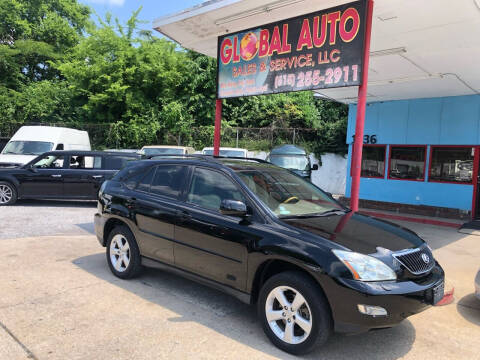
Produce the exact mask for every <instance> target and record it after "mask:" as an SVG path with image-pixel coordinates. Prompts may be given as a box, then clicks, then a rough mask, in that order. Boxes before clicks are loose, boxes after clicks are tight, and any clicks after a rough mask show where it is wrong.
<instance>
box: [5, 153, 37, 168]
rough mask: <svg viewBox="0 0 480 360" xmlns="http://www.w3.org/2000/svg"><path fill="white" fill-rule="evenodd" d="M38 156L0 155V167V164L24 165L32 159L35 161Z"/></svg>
mask: <svg viewBox="0 0 480 360" xmlns="http://www.w3.org/2000/svg"><path fill="white" fill-rule="evenodd" d="M37 156H38V155H13V154H11V155H9V154H1V155H0V166H1V164H18V165H24V164H26V163H28V162H30V161H32V160H33V159H35V158H36V157H37Z"/></svg>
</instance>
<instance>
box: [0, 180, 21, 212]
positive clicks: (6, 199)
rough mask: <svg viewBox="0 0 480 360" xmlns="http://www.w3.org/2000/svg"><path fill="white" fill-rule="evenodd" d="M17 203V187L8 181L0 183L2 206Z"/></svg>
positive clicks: (0, 203)
mask: <svg viewBox="0 0 480 360" xmlns="http://www.w3.org/2000/svg"><path fill="white" fill-rule="evenodd" d="M16 201H17V190H16V189H15V186H13V185H12V184H10V183H9V182H6V181H0V206H2V205H13V204H15V202H16Z"/></svg>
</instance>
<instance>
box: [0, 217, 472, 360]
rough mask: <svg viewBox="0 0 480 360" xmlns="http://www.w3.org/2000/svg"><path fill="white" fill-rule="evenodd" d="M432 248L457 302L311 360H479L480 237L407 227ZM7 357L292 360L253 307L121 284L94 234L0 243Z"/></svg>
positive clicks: (2, 345)
mask: <svg viewBox="0 0 480 360" xmlns="http://www.w3.org/2000/svg"><path fill="white" fill-rule="evenodd" d="M402 225H405V226H407V227H409V228H411V229H413V230H415V231H417V232H418V233H419V234H420V235H421V236H422V237H424V238H425V239H426V240H427V242H429V244H430V245H431V246H432V248H433V249H434V254H435V256H436V258H437V259H438V260H439V261H440V262H441V264H442V265H443V266H444V268H445V270H446V273H447V276H448V279H449V281H450V282H451V283H452V284H453V285H454V286H455V302H454V303H453V304H451V305H447V306H444V307H434V308H431V309H429V310H427V311H426V312H424V313H421V314H419V315H416V316H413V317H410V318H409V319H408V320H406V321H404V322H403V323H402V324H401V325H400V326H398V327H395V328H392V329H387V330H381V331H374V332H370V333H367V334H362V335H357V336H343V335H334V336H333V337H332V338H331V340H330V341H329V342H328V344H327V345H326V346H325V347H324V348H323V349H319V350H318V351H316V352H315V353H312V354H310V355H308V356H306V357H305V358H307V359H348V360H351V359H369V360H370V359H400V358H405V359H480V302H479V301H477V300H476V299H474V298H473V295H472V293H473V279H474V276H475V274H476V271H477V270H478V267H480V260H479V259H480V237H478V236H472V235H465V234H459V233H457V232H456V231H454V230H452V229H448V228H437V227H433V226H428V225H423V224H411V223H402ZM0 248H1V249H2V254H3V256H2V261H1V262H0V274H1V278H0V290H1V296H0V359H25V358H29V357H30V358H36V359H106V358H109V359H112V358H113V359H171V358H175V359H249V360H250V359H270V358H282V359H290V358H293V357H291V356H289V355H288V354H285V353H283V352H281V351H280V350H278V349H276V348H275V347H274V346H273V345H271V344H270V343H269V341H268V340H267V339H266V337H265V336H264V334H263V332H262V330H261V327H260V324H259V323H258V321H257V320H256V317H255V311H254V308H252V307H249V306H247V305H244V304H242V303H240V302H238V301H237V300H235V299H234V298H231V297H229V296H227V295H225V294H222V293H220V292H218V291H215V290H212V289H209V288H207V287H204V286H202V285H199V284H196V283H193V282H191V281H188V280H184V279H182V278H179V277H176V276H173V275H170V274H167V273H164V272H161V271H158V270H147V271H146V272H145V273H144V274H143V275H142V276H141V277H140V278H138V279H135V280H129V281H125V280H120V279H117V278H115V277H114V276H113V275H112V274H111V273H110V271H109V269H108V266H107V264H106V261H105V254H104V249H103V248H101V247H100V246H99V244H98V243H97V241H96V238H95V237H94V236H93V235H81V234H79V235H74V236H58V235H48V236H38V237H22V238H11V239H3V240H2V241H1V242H0Z"/></svg>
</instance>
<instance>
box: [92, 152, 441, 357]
mask: <svg viewBox="0 0 480 360" xmlns="http://www.w3.org/2000/svg"><path fill="white" fill-rule="evenodd" d="M95 230H96V234H97V237H98V240H99V241H100V244H101V245H102V246H105V247H106V255H107V262H108V265H109V267H110V269H111V271H112V272H113V274H115V275H116V276H117V277H120V278H123V279H127V278H132V277H134V276H135V275H137V274H139V272H140V270H141V269H142V266H148V267H156V268H161V269H165V270H170V271H172V272H174V273H177V274H181V275H183V276H186V277H189V278H192V279H194V280H196V281H200V282H202V283H205V284H207V285H210V286H213V287H215V288H218V289H221V290H223V291H225V292H227V293H230V294H232V295H234V296H236V297H237V298H238V299H240V300H241V301H244V302H246V303H249V304H254V303H256V304H257V307H258V314H259V317H260V321H261V323H262V325H263V328H264V331H265V333H266V334H267V336H268V337H269V338H270V340H271V341H272V342H273V343H274V344H275V345H276V346H278V347H279V348H281V349H283V350H285V351H287V352H290V353H294V354H300V353H305V352H307V351H309V350H311V349H312V348H313V347H314V346H315V345H320V344H323V343H324V342H325V341H326V340H327V338H328V337H329V335H330V333H331V331H333V330H335V331H338V332H346V333H358V332H363V331H367V330H369V329H374V328H385V327H391V326H392V325H395V324H398V323H399V322H401V321H402V320H403V319H405V318H406V317H407V316H409V315H412V314H415V313H418V312H420V311H422V310H424V309H425V308H427V307H428V306H429V305H432V304H435V303H436V302H438V301H439V300H440V299H441V298H442V297H443V283H444V272H443V270H442V268H441V267H440V265H439V264H438V263H437V262H436V261H435V260H434V258H433V255H432V252H431V250H430V248H429V247H428V246H427V245H426V244H425V242H424V241H423V240H422V239H421V238H419V237H418V236H417V235H416V234H415V233H413V232H412V231H409V230H407V229H404V228H401V227H399V226H397V225H394V224H390V223H388V222H385V221H381V220H377V219H374V218H372V217H368V216H364V215H361V214H359V213H353V212H352V211H350V210H348V209H347V208H345V207H343V206H342V205H341V204H339V203H338V202H336V201H335V200H334V199H333V198H332V197H331V196H329V195H328V194H326V193H325V192H323V191H322V190H320V189H319V188H317V187H316V186H314V185H312V184H311V183H310V182H308V181H307V180H305V179H303V178H301V177H300V176H297V175H295V174H293V173H291V172H290V171H288V170H285V169H282V168H279V167H276V166H274V165H271V164H269V163H265V162H261V161H257V160H253V159H251V160H249V159H242V160H240V159H231V158H230V159H229V158H212V157H210V158H208V157H205V158H200V157H198V158H195V157H185V158H182V159H179V158H176V159H174V158H171V159H162V160H143V161H135V162H133V163H131V164H129V165H128V166H127V167H126V168H124V169H123V170H122V171H120V172H119V173H118V174H117V175H116V176H115V177H114V178H113V179H112V180H110V181H106V182H105V183H104V184H103V185H102V187H101V189H100V192H99V203H98V213H97V214H96V215H95Z"/></svg>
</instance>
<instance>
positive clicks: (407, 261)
mask: <svg viewBox="0 0 480 360" xmlns="http://www.w3.org/2000/svg"><path fill="white" fill-rule="evenodd" d="M392 255H393V257H394V258H395V259H396V260H397V261H398V262H399V263H400V264H402V265H403V266H405V268H407V270H408V271H410V272H411V273H412V274H413V275H421V274H425V273H427V272H429V271H430V270H432V269H433V267H434V266H435V260H434V259H433V255H432V253H431V252H430V251H429V250H428V249H427V248H417V249H409V250H405V251H400V252H397V253H393V254H392Z"/></svg>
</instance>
